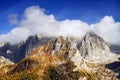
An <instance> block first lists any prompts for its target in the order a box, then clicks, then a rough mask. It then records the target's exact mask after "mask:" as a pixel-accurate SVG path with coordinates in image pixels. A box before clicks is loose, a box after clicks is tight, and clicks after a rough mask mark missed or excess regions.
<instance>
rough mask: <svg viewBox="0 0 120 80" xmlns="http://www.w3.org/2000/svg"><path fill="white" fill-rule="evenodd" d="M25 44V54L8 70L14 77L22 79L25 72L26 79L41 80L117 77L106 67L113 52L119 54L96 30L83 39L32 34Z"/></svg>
mask: <svg viewBox="0 0 120 80" xmlns="http://www.w3.org/2000/svg"><path fill="white" fill-rule="evenodd" d="M24 44H25V54H24V55H25V58H23V59H22V60H21V61H20V62H19V63H18V64H16V65H15V66H14V67H13V68H11V69H10V70H9V71H8V77H10V78H11V77H12V76H15V75H16V79H19V76H22V75H21V74H24V75H25V76H22V77H23V78H22V79H26V77H27V78H29V77H31V76H32V77H33V78H35V79H36V78H38V80H79V79H84V80H99V79H101V80H117V79H116V77H115V73H114V72H113V71H111V70H109V69H107V68H105V64H107V63H109V62H111V61H110V60H111V56H112V58H113V59H114V57H116V55H115V54H113V53H112V52H111V51H110V49H109V47H108V45H107V44H106V43H105V42H104V40H103V39H102V38H100V37H99V36H98V35H96V34H94V33H89V34H86V36H85V37H84V38H83V40H82V41H80V42H79V41H78V42H77V41H76V40H74V39H73V38H71V37H66V38H65V37H62V36H60V37H58V38H39V37H38V36H31V37H29V38H28V39H27V41H26V43H24ZM38 46H39V47H38ZM7 52H8V53H11V51H9V50H8V51H7ZM28 53H29V54H28ZM3 76H4V75H3ZM63 76H64V77H63ZM36 80H37V79H36Z"/></svg>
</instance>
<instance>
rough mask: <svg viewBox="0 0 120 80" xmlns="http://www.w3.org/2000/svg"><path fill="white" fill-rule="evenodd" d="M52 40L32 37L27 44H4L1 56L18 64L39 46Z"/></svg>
mask: <svg viewBox="0 0 120 80" xmlns="http://www.w3.org/2000/svg"><path fill="white" fill-rule="evenodd" d="M49 39H50V38H41V39H39V38H38V36H37V35H35V36H30V37H28V39H27V40H26V42H21V43H19V44H15V45H11V44H10V43H4V44H1V46H0V56H4V57H5V58H8V59H10V60H11V61H13V62H15V63H17V62H19V61H20V60H22V59H23V58H24V57H25V56H26V55H27V54H28V53H30V52H31V51H32V50H34V49H35V48H37V47H38V46H40V45H42V44H45V43H46V42H47V41H48V40H49Z"/></svg>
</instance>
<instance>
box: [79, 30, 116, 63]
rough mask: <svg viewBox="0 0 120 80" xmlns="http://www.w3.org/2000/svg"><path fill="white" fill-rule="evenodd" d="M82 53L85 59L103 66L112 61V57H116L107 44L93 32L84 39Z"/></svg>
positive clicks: (81, 47)
mask: <svg viewBox="0 0 120 80" xmlns="http://www.w3.org/2000/svg"><path fill="white" fill-rule="evenodd" d="M80 53H81V55H82V57H84V59H86V60H88V61H91V62H96V63H102V64H103V62H107V61H108V60H110V59H111V57H115V54H113V53H112V52H111V51H110V49H109V46H108V45H107V43H105V41H104V40H103V39H102V38H101V37H99V36H98V35H96V34H94V33H92V32H91V33H88V34H86V36H85V37H84V38H83V40H82V42H81V45H80Z"/></svg>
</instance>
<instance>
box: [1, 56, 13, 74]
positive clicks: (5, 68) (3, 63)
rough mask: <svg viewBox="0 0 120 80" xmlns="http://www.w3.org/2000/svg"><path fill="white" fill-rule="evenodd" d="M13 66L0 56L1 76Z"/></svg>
mask: <svg viewBox="0 0 120 80" xmlns="http://www.w3.org/2000/svg"><path fill="white" fill-rule="evenodd" d="M13 65H14V63H13V62H12V61H10V60H9V59H6V58H5V57H3V56H0V73H1V74H4V73H7V71H8V70H9V68H11V67H12V66H13Z"/></svg>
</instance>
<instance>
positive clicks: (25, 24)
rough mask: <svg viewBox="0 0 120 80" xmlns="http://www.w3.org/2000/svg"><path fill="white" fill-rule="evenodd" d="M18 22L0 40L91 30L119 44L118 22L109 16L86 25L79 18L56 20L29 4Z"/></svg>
mask: <svg viewBox="0 0 120 80" xmlns="http://www.w3.org/2000/svg"><path fill="white" fill-rule="evenodd" d="M14 22H15V21H14ZM17 22H18V21H17ZM18 23H19V27H16V28H14V29H12V30H11V31H10V32H9V33H7V34H1V35H0V42H10V43H11V44H16V43H19V42H20V41H23V40H26V39H27V38H28V37H29V36H30V35H34V34H41V35H44V36H51V37H52V36H60V35H62V36H73V37H79V38H82V37H83V36H84V35H85V34H86V32H89V31H93V32H95V33H97V34H98V35H100V36H101V37H102V38H103V39H104V40H105V41H106V42H108V43H110V44H117V45H120V42H119V41H120V38H119V36H120V22H115V21H114V19H113V18H112V17H111V16H105V17H104V18H103V19H101V20H100V22H98V23H96V24H91V25H88V23H86V22H83V21H81V20H63V21H57V20H56V19H55V18H54V15H47V14H45V13H44V9H41V8H40V7H39V6H31V7H28V8H26V10H25V12H24V15H23V19H22V20H21V21H20V22H18ZM17 26H18V25H17Z"/></svg>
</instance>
